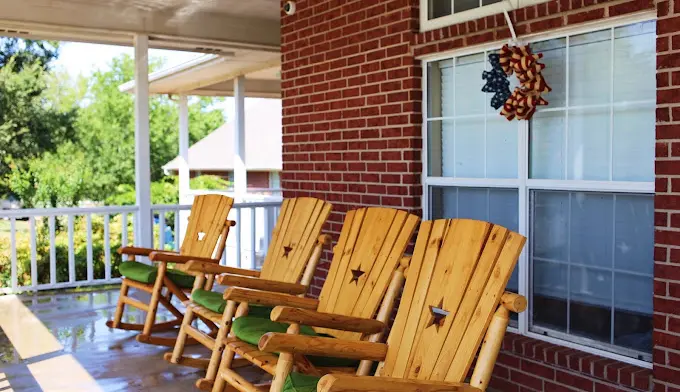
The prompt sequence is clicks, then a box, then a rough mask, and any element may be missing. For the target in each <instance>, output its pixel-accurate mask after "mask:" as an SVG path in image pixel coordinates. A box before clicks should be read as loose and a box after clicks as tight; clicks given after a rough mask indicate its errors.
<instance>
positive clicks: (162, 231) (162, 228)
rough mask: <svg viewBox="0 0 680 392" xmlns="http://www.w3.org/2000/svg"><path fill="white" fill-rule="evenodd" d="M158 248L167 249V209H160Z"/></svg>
mask: <svg viewBox="0 0 680 392" xmlns="http://www.w3.org/2000/svg"><path fill="white" fill-rule="evenodd" d="M158 249H162V250H165V211H164V210H163V211H158Z"/></svg>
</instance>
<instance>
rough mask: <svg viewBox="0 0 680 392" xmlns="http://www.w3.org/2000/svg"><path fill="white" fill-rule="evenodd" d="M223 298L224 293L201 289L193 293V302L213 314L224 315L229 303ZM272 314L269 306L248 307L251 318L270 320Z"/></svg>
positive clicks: (253, 305)
mask: <svg viewBox="0 0 680 392" xmlns="http://www.w3.org/2000/svg"><path fill="white" fill-rule="evenodd" d="M223 296H224V294H222V293H218V292H215V291H208V290H200V289H199V290H195V291H194V292H193V293H191V300H192V301H193V302H195V303H197V304H199V305H201V306H203V307H204V308H206V309H209V310H212V311H213V312H216V313H223V312H224V308H225V307H227V301H225V300H224V298H223ZM271 312H272V308H271V307H268V306H262V305H256V304H250V305H249V306H248V315H249V316H254V317H264V318H269V315H270V314H271Z"/></svg>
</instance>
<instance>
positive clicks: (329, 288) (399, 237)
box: [212, 207, 419, 391]
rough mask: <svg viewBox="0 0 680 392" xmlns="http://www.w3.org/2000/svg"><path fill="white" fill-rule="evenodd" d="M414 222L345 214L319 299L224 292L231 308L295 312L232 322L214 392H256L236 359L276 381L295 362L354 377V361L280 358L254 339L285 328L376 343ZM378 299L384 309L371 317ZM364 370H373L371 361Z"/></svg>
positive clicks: (380, 214)
mask: <svg viewBox="0 0 680 392" xmlns="http://www.w3.org/2000/svg"><path fill="white" fill-rule="evenodd" d="M418 221H419V218H418V217H417V216H415V215H411V214H408V213H406V212H404V211H399V210H395V209H389V208H378V207H372V208H362V209H358V210H354V211H350V212H348V213H347V216H346V217H345V222H344V224H343V226H342V230H341V233H340V238H339V240H338V244H337V245H336V247H335V248H334V252H333V260H332V262H331V267H330V270H329V272H328V277H327V279H326V283H325V284H324V286H323V289H322V291H321V295H320V297H319V299H318V300H317V299H312V298H300V297H295V296H291V295H287V294H280V293H268V292H262V291H255V290H246V289H241V288H230V289H228V290H227V291H225V294H224V298H225V299H227V300H228V303H229V304H230V306H231V307H234V306H235V303H237V302H240V303H244V302H245V303H250V304H254V303H256V304H263V305H270V306H274V305H288V306H292V307H293V308H283V309H284V312H279V311H275V312H273V313H272V314H271V320H266V319H256V318H253V317H240V318H236V319H235V320H234V322H233V325H232V333H233V336H230V337H228V338H227V339H226V348H225V352H224V356H223V358H222V362H221V364H220V374H221V377H219V378H217V380H216V381H215V384H214V387H213V389H212V390H213V391H222V390H223V389H224V388H225V387H226V386H225V382H227V383H229V384H230V386H231V387H232V388H235V389H237V390H239V391H260V390H261V389H260V387H259V386H256V385H253V384H251V383H250V382H248V381H247V380H245V379H244V378H243V377H241V376H240V375H239V374H238V373H236V372H235V371H234V370H233V369H232V361H233V359H234V356H235V355H236V354H238V355H240V356H241V357H243V358H245V359H246V360H248V361H250V362H251V363H253V364H254V365H257V366H258V367H260V368H261V369H263V370H265V371H266V372H268V373H270V374H272V375H274V374H275V373H276V374H277V376H276V377H275V379H274V380H275V381H274V382H275V383H276V381H277V380H279V379H280V378H279V373H283V372H285V371H288V372H289V371H290V369H291V367H292V366H293V363H295V364H296V365H297V366H298V367H299V368H301V369H309V370H310V371H311V370H312V369H316V368H317V367H318V368H321V369H323V370H321V371H322V372H327V371H345V372H355V371H356V368H357V366H359V361H356V360H352V359H350V360H349V361H348V360H343V359H329V358H323V357H317V358H314V357H311V358H309V360H308V358H304V357H296V358H294V357H293V355H292V354H285V353H284V354H282V355H281V356H280V357H279V356H277V355H275V354H272V351H270V352H263V351H260V350H258V348H257V342H258V341H259V339H260V337H261V336H262V335H264V334H265V333H267V332H272V331H281V332H285V331H286V330H288V331H292V332H294V333H296V334H297V333H300V334H303V335H309V336H314V339H316V338H317V337H318V338H320V336H328V337H324V338H320V339H326V340H329V341H336V342H340V343H341V342H344V341H350V342H359V341H360V340H361V339H369V336H370V338H371V339H379V338H380V336H381V335H382V333H383V332H384V331H385V329H386V325H387V324H386V323H387V321H388V319H389V316H390V314H391V311H392V306H393V304H394V301H395V299H396V297H397V296H398V294H399V292H400V291H401V287H402V284H403V271H404V269H405V268H406V267H407V266H408V258H404V259H402V256H403V254H404V251H405V250H406V247H407V245H408V243H409V241H410V239H411V237H412V235H413V232H414V231H415V229H416V226H417V224H418ZM383 298H385V300H384V301H383ZM381 302H382V303H383V305H382V307H381V308H380V311H379V312H378V315H377V317H376V318H375V319H374V318H373V317H374V316H376V311H377V310H378V307H379V306H380V305H381ZM277 309H278V308H277ZM283 320H285V321H286V322H293V323H295V324H292V325H290V326H289V325H288V324H283V323H280V322H278V321H283ZM308 320H310V321H315V323H313V324H309V325H313V326H314V328H311V327H308V326H306V325H307V321H308ZM300 324H303V325H302V326H300ZM337 325H343V327H344V328H343V330H337V329H336V326H337ZM284 335H285V334H284ZM285 336H290V335H285ZM296 336H302V335H296ZM317 354H318V353H317ZM350 358H351V357H350ZM277 365H278V370H277ZM361 366H364V367H366V366H368V367H370V364H366V363H365V364H361ZM282 369H283V370H282ZM283 379H285V376H284V377H283Z"/></svg>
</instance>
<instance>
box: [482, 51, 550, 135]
mask: <svg viewBox="0 0 680 392" xmlns="http://www.w3.org/2000/svg"><path fill="white" fill-rule="evenodd" d="M542 57H543V55H542V54H540V53H539V54H534V53H532V52H531V48H530V47H529V45H524V46H512V47H510V46H509V45H505V46H503V48H502V49H501V52H500V54H490V55H489V62H490V63H491V66H492V70H491V71H484V73H483V74H482V78H483V79H486V85H485V86H484V87H483V88H482V91H484V92H488V93H491V92H493V93H495V94H494V97H493V98H492V99H491V106H492V107H493V108H494V109H499V108H500V107H501V106H502V107H503V109H502V110H501V115H502V116H505V118H507V119H508V120H509V121H510V120H513V119H515V118H517V119H518V120H529V119H530V118H531V117H532V116H533V115H534V113H535V112H536V107H537V106H539V105H547V104H548V101H546V100H545V99H544V98H543V97H541V94H545V93H547V92H549V91H551V88H550V86H548V83H547V82H546V81H545V79H544V78H543V75H541V71H542V70H543V69H544V68H545V64H543V63H539V62H538V60H540V59H541V58H542ZM513 73H514V74H515V75H516V76H517V79H518V80H519V83H520V85H519V86H518V87H517V88H515V91H513V92H512V93H510V87H509V86H510V82H509V81H508V79H507V77H508V76H510V75H512V74H513Z"/></svg>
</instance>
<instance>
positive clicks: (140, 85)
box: [134, 35, 153, 248]
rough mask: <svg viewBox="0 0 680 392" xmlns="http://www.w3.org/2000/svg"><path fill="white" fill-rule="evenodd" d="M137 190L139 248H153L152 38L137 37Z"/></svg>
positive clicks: (137, 235) (136, 237)
mask: <svg viewBox="0 0 680 392" xmlns="http://www.w3.org/2000/svg"><path fill="white" fill-rule="evenodd" d="M134 42H135V191H136V196H137V207H138V208H139V220H138V221H139V223H138V225H137V228H138V230H137V233H136V234H135V242H136V245H137V246H142V247H146V248H151V247H152V246H153V221H152V216H151V158H150V155H151V147H150V139H149V37H148V36H146V35H135V39H134Z"/></svg>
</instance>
